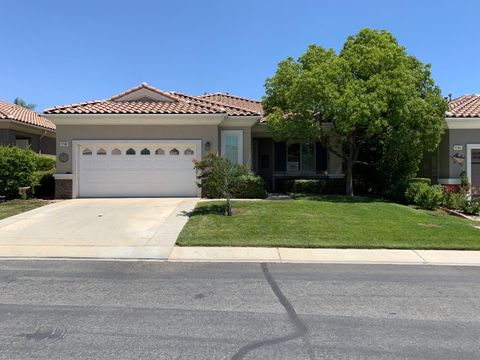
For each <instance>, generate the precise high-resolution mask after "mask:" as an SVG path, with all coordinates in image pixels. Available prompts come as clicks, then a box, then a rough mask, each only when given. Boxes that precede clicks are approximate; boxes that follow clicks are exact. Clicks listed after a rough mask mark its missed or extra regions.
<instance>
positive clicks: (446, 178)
mask: <svg viewBox="0 0 480 360" xmlns="http://www.w3.org/2000/svg"><path fill="white" fill-rule="evenodd" d="M462 171H465V172H466V174H467V177H468V180H469V182H470V184H471V185H472V187H473V188H476V189H480V94H476V95H463V96H460V97H459V98H456V99H453V100H451V101H449V103H448V111H447V113H446V115H445V133H444V135H443V137H442V140H441V142H440V145H439V146H438V148H437V150H436V151H435V152H434V153H433V154H431V155H430V156H429V157H428V158H427V160H426V161H424V163H423V167H422V169H420V176H426V177H430V178H431V179H432V180H433V182H436V183H438V184H460V174H461V173H462Z"/></svg>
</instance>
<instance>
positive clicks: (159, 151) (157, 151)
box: [155, 148, 165, 155]
mask: <svg viewBox="0 0 480 360" xmlns="http://www.w3.org/2000/svg"><path fill="white" fill-rule="evenodd" d="M155 155H165V150H163V149H162V148H158V149H157V150H155Z"/></svg>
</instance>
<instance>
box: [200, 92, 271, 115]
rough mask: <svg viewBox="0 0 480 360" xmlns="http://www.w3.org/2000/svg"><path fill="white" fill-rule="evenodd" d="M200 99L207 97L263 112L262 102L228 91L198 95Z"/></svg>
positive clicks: (226, 103)
mask: <svg viewBox="0 0 480 360" xmlns="http://www.w3.org/2000/svg"><path fill="white" fill-rule="evenodd" d="M199 97H200V98H202V99H208V100H210V101H214V102H216V103H220V104H224V105H230V106H234V107H237V108H241V109H245V110H249V111H253V112H256V113H257V114H263V108H262V102H261V101H259V100H254V99H247V98H243V97H240V96H234V95H231V94H228V93H212V94H204V95H202V96H199Z"/></svg>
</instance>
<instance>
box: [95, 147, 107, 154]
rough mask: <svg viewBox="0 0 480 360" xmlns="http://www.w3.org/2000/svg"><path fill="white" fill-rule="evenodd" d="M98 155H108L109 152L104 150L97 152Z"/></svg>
mask: <svg viewBox="0 0 480 360" xmlns="http://www.w3.org/2000/svg"><path fill="white" fill-rule="evenodd" d="M97 155H107V151H106V150H105V149H104V148H100V149H98V150H97Z"/></svg>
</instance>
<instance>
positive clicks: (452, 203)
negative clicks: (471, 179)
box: [404, 178, 480, 215]
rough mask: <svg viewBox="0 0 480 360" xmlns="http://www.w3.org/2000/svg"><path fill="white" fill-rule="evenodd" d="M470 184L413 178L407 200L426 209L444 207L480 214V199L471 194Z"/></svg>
mask: <svg viewBox="0 0 480 360" xmlns="http://www.w3.org/2000/svg"><path fill="white" fill-rule="evenodd" d="M469 189H470V185H469V184H468V183H465V182H464V181H462V184H461V185H444V186H442V185H431V184H430V179H422V178H415V179H411V180H410V182H409V184H408V185H407V187H406V190H405V195H404V198H405V201H406V202H407V203H408V204H411V205H416V206H418V207H419V208H421V209H425V210H436V209H438V208H440V207H444V208H447V209H450V210H455V211H460V212H463V213H465V214H468V215H477V214H480V200H479V199H478V198H477V199H476V198H471V197H470V195H469Z"/></svg>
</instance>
